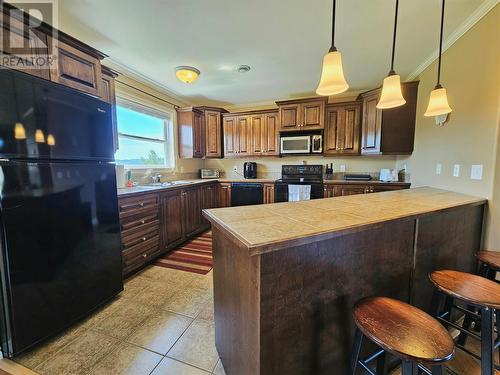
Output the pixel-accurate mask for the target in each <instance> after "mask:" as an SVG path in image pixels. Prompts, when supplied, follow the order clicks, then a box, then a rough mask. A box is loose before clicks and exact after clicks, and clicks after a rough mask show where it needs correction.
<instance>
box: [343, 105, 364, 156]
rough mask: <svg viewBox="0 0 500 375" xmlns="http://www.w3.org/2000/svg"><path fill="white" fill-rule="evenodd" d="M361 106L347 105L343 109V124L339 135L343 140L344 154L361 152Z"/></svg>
mask: <svg viewBox="0 0 500 375" xmlns="http://www.w3.org/2000/svg"><path fill="white" fill-rule="evenodd" d="M360 112H361V106H360V105H358V104H354V105H347V106H345V107H344V110H343V119H342V126H341V127H340V128H339V130H340V132H339V133H338V137H339V139H340V140H341V143H342V144H341V146H340V147H341V149H342V150H341V151H342V154H348V155H359V153H360V134H361V123H360Z"/></svg>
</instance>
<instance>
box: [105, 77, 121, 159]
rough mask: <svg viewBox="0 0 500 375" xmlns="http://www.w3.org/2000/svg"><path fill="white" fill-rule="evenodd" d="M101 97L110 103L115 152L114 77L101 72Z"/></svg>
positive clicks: (116, 136) (116, 144) (116, 132)
mask: <svg viewBox="0 0 500 375" xmlns="http://www.w3.org/2000/svg"><path fill="white" fill-rule="evenodd" d="M101 98H102V100H104V101H105V102H107V103H109V104H111V122H112V126H113V147H114V150H115V152H116V150H118V148H119V145H118V127H117V123H116V95H115V79H114V78H113V76H110V75H107V74H103V75H102V82H101Z"/></svg>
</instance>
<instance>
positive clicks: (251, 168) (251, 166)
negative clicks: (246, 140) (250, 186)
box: [243, 161, 257, 178]
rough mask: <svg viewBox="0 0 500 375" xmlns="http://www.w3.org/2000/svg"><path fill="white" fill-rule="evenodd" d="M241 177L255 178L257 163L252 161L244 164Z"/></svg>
mask: <svg viewBox="0 0 500 375" xmlns="http://www.w3.org/2000/svg"><path fill="white" fill-rule="evenodd" d="M243 176H244V177H245V178H257V163H256V162H253V161H252V162H246V163H244V164H243Z"/></svg>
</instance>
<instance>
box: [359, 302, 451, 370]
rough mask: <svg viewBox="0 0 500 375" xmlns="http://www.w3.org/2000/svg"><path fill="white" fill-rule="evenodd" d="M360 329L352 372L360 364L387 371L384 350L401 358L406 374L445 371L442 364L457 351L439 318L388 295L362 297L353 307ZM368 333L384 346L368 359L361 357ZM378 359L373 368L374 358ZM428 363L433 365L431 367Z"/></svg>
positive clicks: (365, 367) (367, 367) (368, 336)
mask: <svg viewBox="0 0 500 375" xmlns="http://www.w3.org/2000/svg"><path fill="white" fill-rule="evenodd" d="M353 317H354V322H355V323H356V326H357V329H356V334H355V337H354V344H353V351H352V359H351V375H355V374H356V370H357V369H358V365H359V366H361V367H362V368H363V369H364V370H365V371H366V372H367V373H369V374H371V375H384V374H385V363H384V361H385V353H386V352H389V353H391V354H393V355H394V356H396V357H397V358H398V359H400V360H401V361H402V374H403V375H416V374H418V373H419V370H420V371H423V372H424V373H426V374H432V375H441V374H444V369H443V366H442V364H443V363H444V362H446V361H449V360H450V359H451V358H452V357H453V354H454V352H455V346H454V344H453V340H452V338H451V336H450V335H449V333H448V331H446V329H444V327H443V326H442V325H441V324H439V322H438V321H437V320H436V319H434V318H433V317H431V316H430V315H428V314H427V313H425V312H423V311H422V310H419V309H417V308H416V307H413V306H411V305H408V304H407V303H404V302H401V301H398V300H394V299H391V298H386V297H370V298H365V299H362V300H361V301H359V302H358V303H357V304H356V305H355V306H354V308H353ZM364 337H367V338H368V339H370V340H371V341H372V342H374V343H375V344H377V345H378V346H379V347H380V348H382V349H381V350H379V351H377V352H376V353H374V354H372V355H370V356H369V357H368V358H366V359H360V358H359V356H360V352H361V346H362V342H363V338H364ZM375 359H377V368H376V372H374V371H373V370H372V369H371V368H370V363H369V362H371V361H373V360H375ZM425 366H430V367H431V370H429V369H428V368H427V367H425Z"/></svg>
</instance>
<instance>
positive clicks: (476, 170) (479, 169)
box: [470, 164, 483, 180]
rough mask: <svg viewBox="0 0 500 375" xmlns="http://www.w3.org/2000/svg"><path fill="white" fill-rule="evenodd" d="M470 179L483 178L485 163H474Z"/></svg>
mask: <svg viewBox="0 0 500 375" xmlns="http://www.w3.org/2000/svg"><path fill="white" fill-rule="evenodd" d="M470 179H471V180H482V179H483V165H482V164H477V165H473V166H472V167H471V169H470Z"/></svg>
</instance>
